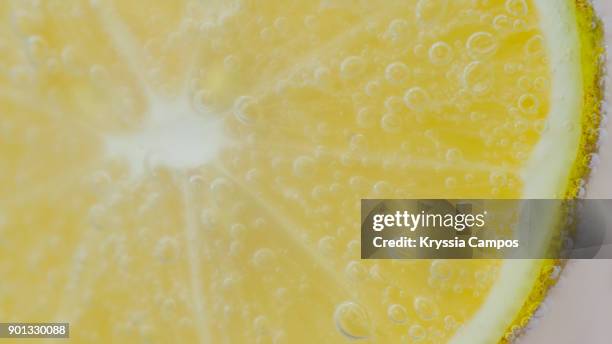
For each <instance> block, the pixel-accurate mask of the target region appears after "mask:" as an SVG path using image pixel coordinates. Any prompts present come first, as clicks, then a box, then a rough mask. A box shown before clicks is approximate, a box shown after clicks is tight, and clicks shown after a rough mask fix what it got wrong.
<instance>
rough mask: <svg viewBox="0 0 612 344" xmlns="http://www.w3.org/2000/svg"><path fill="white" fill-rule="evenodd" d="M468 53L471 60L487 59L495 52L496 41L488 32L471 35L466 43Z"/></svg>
mask: <svg viewBox="0 0 612 344" xmlns="http://www.w3.org/2000/svg"><path fill="white" fill-rule="evenodd" d="M466 45H467V49H468V53H469V54H470V56H471V57H472V58H473V59H477V60H478V59H483V58H486V57H489V56H491V55H493V54H495V52H496V51H497V46H498V43H497V39H496V38H495V37H494V36H493V35H492V34H490V33H488V32H476V33H473V34H472V35H471V36H470V38H468V41H467V44H466Z"/></svg>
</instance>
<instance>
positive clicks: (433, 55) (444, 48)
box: [429, 41, 453, 65]
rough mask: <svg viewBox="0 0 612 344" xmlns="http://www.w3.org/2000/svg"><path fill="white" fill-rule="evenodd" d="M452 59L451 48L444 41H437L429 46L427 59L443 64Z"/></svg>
mask: <svg viewBox="0 0 612 344" xmlns="http://www.w3.org/2000/svg"><path fill="white" fill-rule="evenodd" d="M452 59H453V48H452V47H451V46H450V45H449V44H448V43H446V42H443V41H439V42H436V43H434V44H432V46H431V47H430V48H429V61H430V62H431V63H433V64H436V65H445V64H448V63H450V62H451V61H452Z"/></svg>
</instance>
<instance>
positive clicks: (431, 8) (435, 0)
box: [416, 0, 448, 24]
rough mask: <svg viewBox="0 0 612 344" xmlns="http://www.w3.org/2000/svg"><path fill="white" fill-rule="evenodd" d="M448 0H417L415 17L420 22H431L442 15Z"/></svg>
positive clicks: (437, 19) (439, 18)
mask: <svg viewBox="0 0 612 344" xmlns="http://www.w3.org/2000/svg"><path fill="white" fill-rule="evenodd" d="M447 7H448V0H419V2H418V3H417V5H416V17H417V20H418V21H419V22H420V23H422V24H431V23H433V22H436V21H439V20H441V19H442V18H443V17H444V14H445V13H446V9H447Z"/></svg>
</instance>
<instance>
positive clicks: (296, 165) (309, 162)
mask: <svg viewBox="0 0 612 344" xmlns="http://www.w3.org/2000/svg"><path fill="white" fill-rule="evenodd" d="M314 165H315V162H314V159H313V158H311V157H308V156H300V157H298V158H296V159H295V160H294V161H293V174H294V175H296V176H298V177H301V178H304V177H307V176H310V175H312V173H313V172H314Z"/></svg>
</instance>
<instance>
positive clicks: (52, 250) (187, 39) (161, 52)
mask: <svg viewBox="0 0 612 344" xmlns="http://www.w3.org/2000/svg"><path fill="white" fill-rule="evenodd" d="M0 52H1V54H0V85H1V86H0V104H1V108H2V118H3V119H2V123H0V140H1V142H2V143H1V144H0V156H1V157H2V158H1V159H0V166H1V168H0V188H1V190H2V191H1V193H0V276H3V282H2V283H0V318H1V319H3V320H4V321H69V322H70V323H71V337H72V338H73V340H75V341H76V342H111V341H112V342H138V341H143V340H149V341H151V342H171V341H174V340H177V338H180V341H182V342H194V341H201V342H207V343H208V342H210V343H218V342H245V343H247V342H248V343H250V342H262V343H266V342H290V343H299V342H308V343H312V342H317V341H319V342H339V341H342V340H348V339H349V338H368V339H370V340H373V341H380V342H398V341H406V342H422V343H435V342H443V341H446V340H448V339H450V338H451V337H452V336H453V334H454V333H455V332H456V331H457V329H458V328H459V327H460V326H461V324H463V323H466V322H468V321H469V320H470V318H471V317H472V316H473V315H474V314H475V312H476V311H477V310H478V309H479V307H480V306H481V305H482V303H483V302H484V300H485V297H486V295H487V291H488V290H489V289H490V288H491V286H492V285H493V284H494V283H495V280H496V276H497V274H498V269H499V266H500V264H501V262H499V261H493V260H490V261H489V260H482V261H429V260H427V261H425V260H424V261H362V260H360V259H359V255H360V252H359V247H360V245H359V226H360V224H359V218H360V216H359V201H360V199H362V198H426V197H429V198H520V196H521V194H522V185H523V181H522V180H521V179H520V177H519V173H520V171H521V168H522V166H524V164H525V161H526V159H528V158H529V155H530V152H531V150H532V149H533V147H534V146H535V145H536V143H537V142H538V139H539V137H540V133H541V131H542V130H544V119H545V118H546V116H547V113H548V109H549V104H548V100H549V96H550V81H549V80H550V73H551V71H550V66H549V64H548V57H547V56H546V53H545V49H544V42H543V38H542V35H541V32H540V29H539V26H538V16H537V13H536V11H535V9H534V6H533V4H532V3H531V2H530V1H520V0H509V1H505V2H504V1H472V0H469V1H468V0H457V1H443V0H436V1H425V0H421V1H418V2H417V1H414V0H409V1H405V0H404V1H385V2H384V5H383V4H381V3H380V2H354V1H321V2H315V1H297V0H296V1H291V2H281V1H275V2H271V1H268V2H257V1H240V2H235V3H233V2H232V3H230V2H228V1H203V2H202V1H190V2H189V1H119V0H116V1H89V2H81V1H67V0H61V1H51V0H48V1H44V2H37V1H4V2H1V3H0ZM516 302H519V303H520V302H523V300H516Z"/></svg>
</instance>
